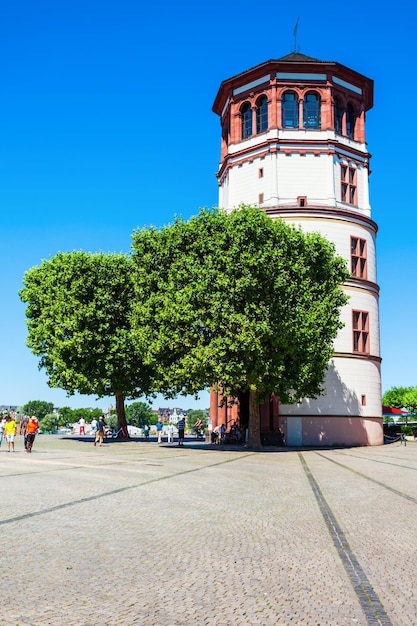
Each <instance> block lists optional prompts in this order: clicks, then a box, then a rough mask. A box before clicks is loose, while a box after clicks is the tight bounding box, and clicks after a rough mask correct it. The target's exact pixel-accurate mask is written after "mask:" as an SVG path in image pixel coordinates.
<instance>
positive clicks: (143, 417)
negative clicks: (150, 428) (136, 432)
mask: <svg viewBox="0 0 417 626" xmlns="http://www.w3.org/2000/svg"><path fill="white" fill-rule="evenodd" d="M152 418H153V413H152V407H151V406H150V405H149V404H147V403H146V402H133V403H132V404H128V405H127V406H126V421H127V423H128V424H130V425H132V426H137V427H138V428H142V426H145V425H146V424H151V423H152Z"/></svg>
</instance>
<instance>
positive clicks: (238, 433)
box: [211, 422, 245, 444]
mask: <svg viewBox="0 0 417 626" xmlns="http://www.w3.org/2000/svg"><path fill="white" fill-rule="evenodd" d="M244 442H245V431H244V430H243V429H242V428H239V426H238V425H237V424H236V422H234V423H233V424H232V425H231V427H230V430H229V431H226V426H225V424H221V425H218V426H216V427H215V428H214V429H213V430H212V432H211V443H214V444H220V443H244Z"/></svg>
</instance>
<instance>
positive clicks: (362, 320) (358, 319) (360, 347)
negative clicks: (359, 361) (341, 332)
mask: <svg viewBox="0 0 417 626" xmlns="http://www.w3.org/2000/svg"><path fill="white" fill-rule="evenodd" d="M352 330H353V352H359V353H362V354H369V313H368V312H367V311H352Z"/></svg>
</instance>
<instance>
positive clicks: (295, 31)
mask: <svg viewBox="0 0 417 626" xmlns="http://www.w3.org/2000/svg"><path fill="white" fill-rule="evenodd" d="M299 21H300V16H298V18H297V23H296V24H295V26H294V52H297V30H298V22H299Z"/></svg>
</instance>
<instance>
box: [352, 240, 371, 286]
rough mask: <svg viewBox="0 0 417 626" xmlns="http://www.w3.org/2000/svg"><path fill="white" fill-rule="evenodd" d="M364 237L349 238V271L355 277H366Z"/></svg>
mask: <svg viewBox="0 0 417 626" xmlns="http://www.w3.org/2000/svg"><path fill="white" fill-rule="evenodd" d="M366 257H367V255H366V239H360V238H359V237H351V238H350V271H351V272H352V276H354V277H355V278H363V279H365V280H366V279H367V277H368V268H367V259H366Z"/></svg>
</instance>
